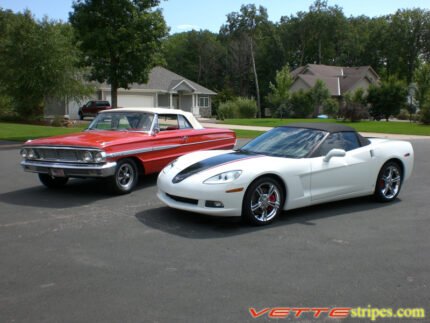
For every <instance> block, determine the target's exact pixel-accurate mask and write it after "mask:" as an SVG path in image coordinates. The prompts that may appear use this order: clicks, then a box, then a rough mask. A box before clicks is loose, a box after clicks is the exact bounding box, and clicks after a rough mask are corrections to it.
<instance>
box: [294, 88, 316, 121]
mask: <svg viewBox="0 0 430 323" xmlns="http://www.w3.org/2000/svg"><path fill="white" fill-rule="evenodd" d="M290 104H291V111H292V115H293V116H294V117H295V118H307V117H309V116H310V115H311V114H312V112H313V111H314V105H313V101H312V98H311V96H310V94H309V92H305V91H303V90H300V91H297V92H294V93H293V94H291V98H290Z"/></svg>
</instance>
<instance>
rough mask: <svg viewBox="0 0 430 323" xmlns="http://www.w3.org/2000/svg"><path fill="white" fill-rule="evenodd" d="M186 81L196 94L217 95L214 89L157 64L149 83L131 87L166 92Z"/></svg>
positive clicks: (150, 75) (173, 89) (151, 73)
mask: <svg viewBox="0 0 430 323" xmlns="http://www.w3.org/2000/svg"><path fill="white" fill-rule="evenodd" d="M184 82H185V83H186V84H187V85H188V86H189V87H191V89H194V93H196V94H207V95H216V93H215V92H214V91H211V90H209V89H207V88H205V87H204V86H201V85H200V84H197V83H195V82H193V81H191V80H188V79H186V78H185V77H183V76H180V75H179V74H176V73H173V72H172V71H169V70H168V69H166V68H164V67H161V66H156V67H154V68H153V69H152V70H151V72H150V73H149V77H148V83H146V84H137V83H133V84H132V86H131V87H130V88H132V89H148V90H149V89H151V90H161V91H165V92H175V88H176V87H177V86H178V85H180V84H181V83H184Z"/></svg>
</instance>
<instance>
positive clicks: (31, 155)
mask: <svg viewBox="0 0 430 323" xmlns="http://www.w3.org/2000/svg"><path fill="white" fill-rule="evenodd" d="M34 157H36V154H35V152H34V150H33V149H31V148H30V149H29V150H27V158H28V159H33V158H34Z"/></svg>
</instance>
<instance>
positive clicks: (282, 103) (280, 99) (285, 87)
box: [268, 65, 293, 119]
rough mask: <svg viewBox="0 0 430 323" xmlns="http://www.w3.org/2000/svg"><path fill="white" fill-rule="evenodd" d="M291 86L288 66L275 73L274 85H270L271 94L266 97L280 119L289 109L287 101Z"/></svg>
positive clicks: (291, 81) (291, 80)
mask: <svg viewBox="0 0 430 323" xmlns="http://www.w3.org/2000/svg"><path fill="white" fill-rule="evenodd" d="M292 84H293V79H292V77H291V74H290V68H289V66H288V65H285V66H284V67H283V68H282V69H281V70H280V71H277V72H276V77H275V84H272V83H270V90H271V92H270V93H269V95H268V101H269V102H270V103H271V104H272V105H273V106H274V107H275V108H274V110H275V112H276V114H278V115H279V116H280V117H281V119H282V118H283V117H284V116H287V115H288V113H289V110H290V108H291V106H290V102H289V100H290V88H291V85H292Z"/></svg>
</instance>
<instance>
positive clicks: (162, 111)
mask: <svg viewBox="0 0 430 323" xmlns="http://www.w3.org/2000/svg"><path fill="white" fill-rule="evenodd" d="M113 111H123V112H147V113H154V114H180V115H183V116H184V117H185V118H186V119H187V120H188V121H189V122H190V123H191V125H192V126H193V128H194V129H203V126H202V125H201V124H200V123H199V122H198V121H197V120H196V118H195V117H194V116H193V114H192V113H191V112H187V111H183V110H179V109H168V108H155V107H151V108H144V107H131V108H117V109H109V110H103V111H100V112H99V113H109V112H113Z"/></svg>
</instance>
